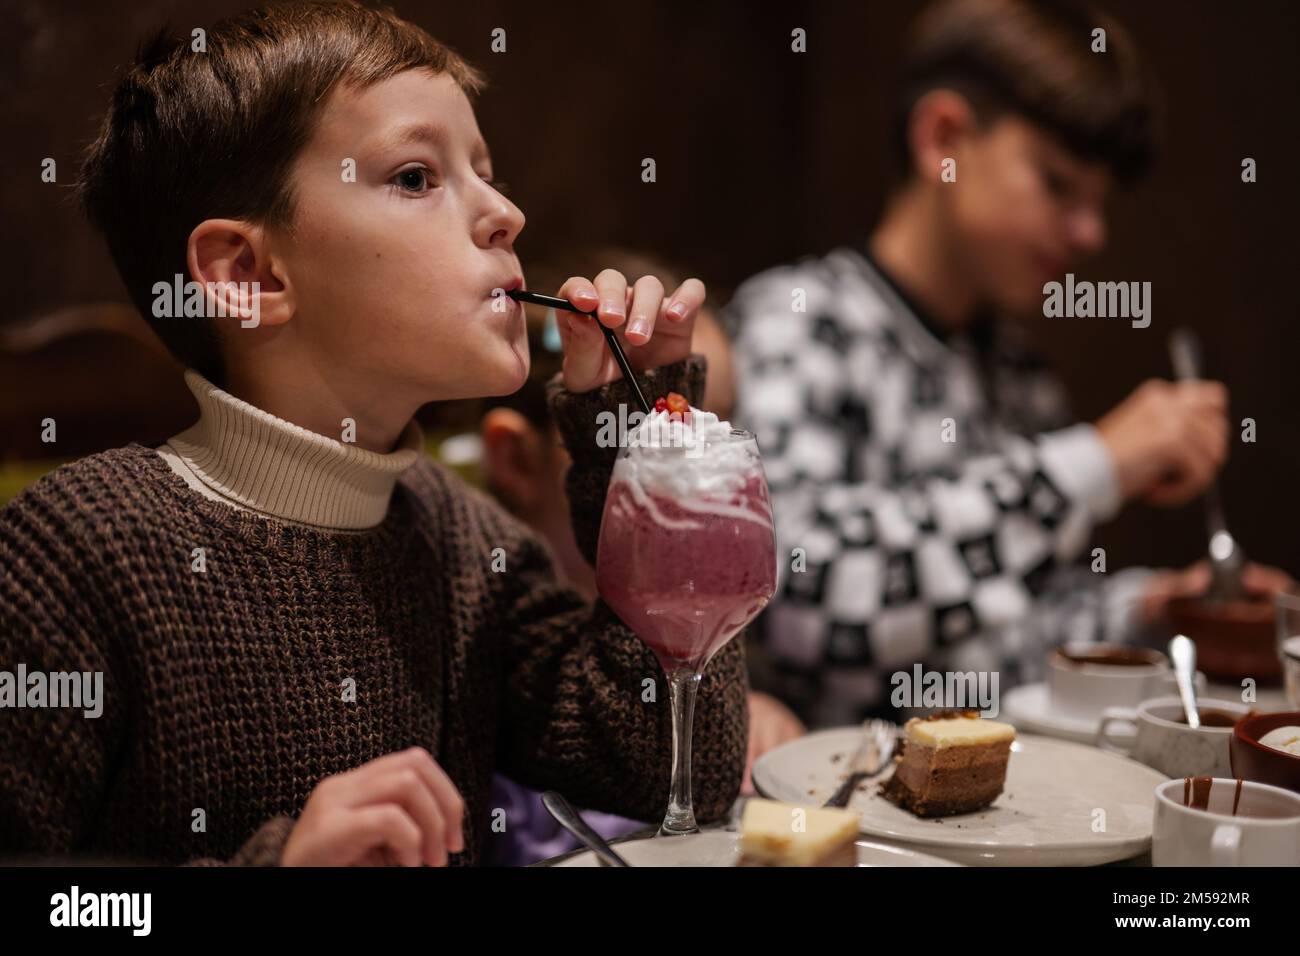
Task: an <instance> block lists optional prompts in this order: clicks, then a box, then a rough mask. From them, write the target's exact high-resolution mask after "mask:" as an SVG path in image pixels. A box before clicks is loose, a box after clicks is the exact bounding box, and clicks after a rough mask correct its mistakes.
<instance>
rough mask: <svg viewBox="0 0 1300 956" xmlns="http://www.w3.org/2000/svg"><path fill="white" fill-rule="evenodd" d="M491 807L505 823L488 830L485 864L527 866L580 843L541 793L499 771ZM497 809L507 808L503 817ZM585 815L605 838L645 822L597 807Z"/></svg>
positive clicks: (594, 828) (618, 835) (495, 814)
mask: <svg viewBox="0 0 1300 956" xmlns="http://www.w3.org/2000/svg"><path fill="white" fill-rule="evenodd" d="M488 806H489V807H491V808H492V810H491V813H492V816H493V819H494V820H496V819H502V820H503V821H504V824H505V829H504V830H503V831H501V832H499V833H498V832H497V831H496V830H495V829H489V830H488V841H487V844H486V845H485V846H484V863H486V864H487V865H489V866H528V865H529V864H531V863H536V862H538V861H539V860H548V859H550V858H551V857H553V856H558V855H560V854H561V853H568V852H569V851H570V850H576V849H577V848H578V846H579V843H578V841H577V840H576V839H575V838H573V837H571V836H570V835H569V834H568V832H567V831H566V830H564V829H563V828H562V827H561V826H560V825H559V824H558V823H556V822H555V818H554V817H552V816H551V815H550V813H548V812H547V810H546V807H544V806H542V795H541V794H540V793H538V792H537V791H536V790H530V789H528V788H527V787H524V786H521V785H520V784H517V783H515V782H514V781H513V780H510V779H509V778H507V777H503V776H501V775H500V774H496V775H494V776H493V777H492V791H491V799H490V801H489V803H488ZM498 809H501V810H504V811H505V814H504V817H502V816H501V815H500V814H498V813H497V812H496V811H497V810H498ZM582 818H583V819H584V820H586V821H587V824H588V826H590V827H591V828H592V829H593V830H595V831H596V832H597V833H599V834H600V835H601V836H603V837H604V838H605V839H606V840H612V839H614V838H615V837H620V836H623V835H624V834H625V833H629V832H631V831H632V830H637V829H640V828H641V827H644V826H645V825H646V824H645V823H644V822H641V821H638V820H629V819H627V818H626V817H620V816H615V815H614V814H612V813H599V812H597V811H595V810H583V811H582ZM497 826H500V824H497Z"/></svg>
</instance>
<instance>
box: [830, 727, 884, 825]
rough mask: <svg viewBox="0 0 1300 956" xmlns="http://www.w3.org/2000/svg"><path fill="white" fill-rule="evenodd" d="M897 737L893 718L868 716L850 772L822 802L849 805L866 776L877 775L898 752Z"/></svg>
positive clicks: (850, 762) (850, 763)
mask: <svg viewBox="0 0 1300 956" xmlns="http://www.w3.org/2000/svg"><path fill="white" fill-rule="evenodd" d="M897 739H898V728H897V727H896V726H895V725H894V724H892V723H890V722H889V721H887V720H880V719H878V718H875V717H872V718H869V719H867V720H864V721H863V722H862V743H861V744H859V745H858V749H857V750H856V751H854V754H853V756H852V757H851V758H850V759H849V763H848V776H847V777H845V778H844V782H843V783H841V784H840V786H839V789H837V790H836V791H835V793H833V794H832V795H831V798H830V799H829V800H827V801H826V802H825V803H824V804H822V806H826V807H847V806H848V805H849V800H850V798H852V796H853V790H854V788H855V787H857V785H858V784H859V783H861V782H862V781H863V780H866V779H867V778H868V777H874V776H875V775H876V774H878V773H880V771H882V770H884V769H885V765H886V764H888V763H889V760H890V758H891V757H893V756H894V745H895V742H896V741H897Z"/></svg>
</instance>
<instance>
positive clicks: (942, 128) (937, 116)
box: [907, 89, 978, 182]
mask: <svg viewBox="0 0 1300 956" xmlns="http://www.w3.org/2000/svg"><path fill="white" fill-rule="evenodd" d="M977 126H978V124H977V122H976V118H975V111H974V110H973V109H972V108H971V105H970V101H968V100H967V99H966V97H964V96H962V95H961V94H960V93H956V92H954V91H952V90H943V89H940V90H931V91H930V92H928V93H926V94H925V95H924V96H922V97H921V98H920V99H918V100H917V101H916V104H915V105H914V106H913V107H912V113H911V115H910V116H909V118H908V124H907V138H908V143H909V145H910V146H911V148H912V163H913V172H914V173H915V174H916V176H917V178H918V179H920V180H921V181H922V182H938V181H939V177H940V176H941V175H942V173H943V161H944V160H945V159H948V158H954V159H955V158H957V154H958V153H959V152H960V150H961V147H962V145H963V143H964V142H965V141H966V140H967V139H969V138H970V137H971V136H973V135H974V134H975V133H976V131H977Z"/></svg>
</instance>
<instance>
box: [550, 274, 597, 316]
mask: <svg viewBox="0 0 1300 956" xmlns="http://www.w3.org/2000/svg"><path fill="white" fill-rule="evenodd" d="M558 294H559V297H560V298H561V299H568V300H569V301H570V302H572V303H573V304H574V305H575V306H577V307H578V308H580V309H584V310H586V311H590V310H592V309H594V308H595V307H596V304H597V303H598V302H599V301H600V295H599V293H597V292H596V287H595V286H594V285H592V284H591V281H590V280H588V279H584V278H582V277H581V276H573V277H571V278H570V279H569V280H568V281H567V282H565V283H564V285H562V286H560V291H559V293H558Z"/></svg>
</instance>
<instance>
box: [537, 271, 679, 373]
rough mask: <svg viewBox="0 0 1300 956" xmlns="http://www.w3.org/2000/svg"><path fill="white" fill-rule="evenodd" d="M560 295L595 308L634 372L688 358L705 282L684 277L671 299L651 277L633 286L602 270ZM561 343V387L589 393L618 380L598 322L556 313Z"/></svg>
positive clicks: (582, 306) (571, 284)
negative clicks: (562, 356) (590, 278)
mask: <svg viewBox="0 0 1300 956" xmlns="http://www.w3.org/2000/svg"><path fill="white" fill-rule="evenodd" d="M559 296H560V298H562V299H568V300H569V301H570V302H572V303H573V304H574V305H575V306H577V307H578V308H580V309H596V310H597V315H598V316H599V318H600V321H601V322H602V323H604V324H605V325H607V326H608V327H609V328H611V329H614V330H616V331H615V333H614V334H615V335H617V336H618V339H619V343H620V344H621V345H622V346H623V350H624V351H625V352H626V353H627V360H628V364H630V365H631V366H632V368H633V369H635V370H636V371H642V370H643V369H648V368H655V367H657V366H660V365H671V364H672V363H673V362H680V361H681V360H682V359H684V358H686V357H687V356H688V355H690V354H691V332H692V330H693V329H694V327H695V316H696V315H697V314H698V313H699V311H700V306H701V305H703V304H704V283H703V282H701V281H700V280H699V279H687V280H686V281H685V282H683V283H682V284H681V285H680V286H678V288H677V289H676V291H674V292H673V293H672V294H671V295H665V294H664V286H663V283H662V282H660V281H659V280H658V279H656V278H655V277H654V276H642V277H641V278H640V279H637V280H636V283H635V284H634V285H632V286H631V287H629V286H628V284H627V279H626V278H625V277H624V276H623V274H622V273H621V272H615V271H614V270H613V269H606V270H605V271H604V272H602V273H600V275H598V276H596V278H595V279H594V280H592V281H588V280H586V279H583V278H580V277H577V276H575V277H573V278H572V279H570V280H569V281H568V282H566V283H564V285H563V286H561V287H560V291H559ZM557 318H558V319H559V326H560V340H561V342H562V343H563V345H564V387H565V388H566V389H568V390H569V391H571V392H589V391H591V390H592V389H595V388H599V387H600V386H602V385H604V384H606V383H607V382H612V381H615V380H616V379H618V378H621V377H622V372H621V371H620V370H619V367H618V362H616V361H615V360H614V356H613V355H611V354H610V351H609V346H607V345H606V344H605V335H604V333H603V332H601V331H600V329H598V328H597V327H596V319H594V318H592V317H591V316H589V315H581V314H579V313H576V312H560V313H558V315H557Z"/></svg>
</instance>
